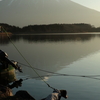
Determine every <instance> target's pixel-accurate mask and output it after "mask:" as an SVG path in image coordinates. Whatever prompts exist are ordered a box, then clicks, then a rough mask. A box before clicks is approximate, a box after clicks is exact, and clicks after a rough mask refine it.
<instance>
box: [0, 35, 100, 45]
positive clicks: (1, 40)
mask: <svg viewBox="0 0 100 100" xmlns="http://www.w3.org/2000/svg"><path fill="white" fill-rule="evenodd" d="M94 37H100V34H57V35H56V34H54V35H45V34H44V35H41V34H40V35H28V34H27V35H11V36H10V38H11V40H13V41H19V40H21V39H22V40H24V41H28V42H45V41H49V42H58V41H82V42H84V41H88V40H90V39H92V38H94ZM8 43H9V39H8V37H7V36H6V35H0V44H8Z"/></svg>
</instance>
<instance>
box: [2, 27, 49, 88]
mask: <svg viewBox="0 0 100 100" xmlns="http://www.w3.org/2000/svg"><path fill="white" fill-rule="evenodd" d="M1 28H2V30H3V31H4V32H5V33H6V35H7V37H8V38H9V40H10V42H11V43H12V44H13V46H14V47H15V49H16V50H17V51H18V53H19V54H20V55H21V56H22V58H23V59H24V60H25V61H26V63H27V64H28V65H29V66H30V67H31V68H32V69H33V71H34V72H35V73H36V74H37V75H38V76H39V77H40V79H41V80H42V81H43V82H44V83H45V84H47V85H48V87H50V85H49V84H48V83H47V82H46V81H45V80H44V79H43V78H42V77H41V76H40V75H39V74H38V72H37V71H36V70H35V69H34V68H33V67H32V66H31V64H30V63H29V62H28V60H27V59H26V58H25V57H24V56H23V55H22V53H21V52H20V51H19V49H18V48H17V47H16V45H15V44H14V43H13V41H12V40H11V38H10V36H9V34H8V32H7V31H6V30H5V29H4V28H3V27H2V26H1Z"/></svg>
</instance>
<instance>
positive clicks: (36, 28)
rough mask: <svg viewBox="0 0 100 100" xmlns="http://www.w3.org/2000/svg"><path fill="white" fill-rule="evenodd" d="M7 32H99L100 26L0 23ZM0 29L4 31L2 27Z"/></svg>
mask: <svg viewBox="0 0 100 100" xmlns="http://www.w3.org/2000/svg"><path fill="white" fill-rule="evenodd" d="M0 26H2V27H3V28H4V29H5V30H6V31H7V32H13V33H78V32H100V27H98V28H95V27H94V26H92V25H90V24H84V23H80V24H49V25H29V26H25V27H23V28H19V27H16V26H11V25H8V24H3V23H1V24H0ZM2 31H4V30H3V29H2Z"/></svg>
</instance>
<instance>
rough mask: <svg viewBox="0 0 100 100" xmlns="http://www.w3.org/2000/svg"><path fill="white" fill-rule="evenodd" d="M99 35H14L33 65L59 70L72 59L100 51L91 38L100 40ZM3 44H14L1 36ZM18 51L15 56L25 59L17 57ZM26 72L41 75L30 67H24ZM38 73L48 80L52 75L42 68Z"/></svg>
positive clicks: (14, 39)
mask: <svg viewBox="0 0 100 100" xmlns="http://www.w3.org/2000/svg"><path fill="white" fill-rule="evenodd" d="M99 37H100V34H66V35H65V34H62V35H61V34H58V35H56V34H52V35H45V34H44V35H27V34H25V35H12V36H11V40H12V41H13V42H14V44H16V43H18V42H20V43H19V44H18V45H17V46H19V47H20V48H19V49H20V51H21V52H22V53H23V55H24V56H25V57H26V58H27V59H28V60H29V61H30V63H31V65H32V67H36V68H40V69H44V70H47V71H51V72H58V71H60V70H61V69H62V68H64V67H65V66H67V65H69V64H71V63H72V62H74V61H76V60H78V59H80V58H82V57H85V56H88V55H90V54H92V53H94V52H96V51H98V50H99V49H100V47H99V46H98V45H97V42H94V41H92V42H91V40H94V39H95V38H98V40H99ZM21 40H23V42H22V41H21ZM98 42H99V41H98ZM30 43H31V44H30ZM0 44H3V45H5V44H10V41H9V40H8V39H7V37H5V38H4V37H3V38H2V37H0ZM6 52H7V51H6ZM14 52H15V51H13V54H10V55H11V56H12V57H13V56H14V55H15V57H16V59H17V61H19V62H23V60H22V59H21V58H19V57H18V58H17V54H16V53H14ZM19 59H20V60H19ZM23 72H24V73H25V75H26V74H29V75H30V77H33V76H34V78H36V79H37V77H38V76H37V75H36V74H35V73H33V70H32V69H31V68H29V67H25V66H23ZM38 73H39V74H40V75H41V76H43V77H44V79H48V78H47V77H48V76H49V75H52V74H51V73H49V74H48V73H46V72H45V73H44V72H42V71H38Z"/></svg>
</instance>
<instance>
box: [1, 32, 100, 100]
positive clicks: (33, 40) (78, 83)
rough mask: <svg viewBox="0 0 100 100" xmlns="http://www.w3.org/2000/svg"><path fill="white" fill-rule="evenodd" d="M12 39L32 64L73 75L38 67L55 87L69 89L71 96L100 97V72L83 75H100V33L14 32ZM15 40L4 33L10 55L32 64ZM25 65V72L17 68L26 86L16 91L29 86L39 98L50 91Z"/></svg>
mask: <svg viewBox="0 0 100 100" xmlns="http://www.w3.org/2000/svg"><path fill="white" fill-rule="evenodd" d="M11 40H12V42H13V44H14V45H15V46H16V47H17V49H18V50H19V51H20V53H21V54H22V55H23V56H24V57H25V59H27V61H28V62H29V63H30V65H31V66H32V67H35V68H38V69H42V70H45V71H50V72H53V73H59V74H68V75H69V76H63V75H55V74H53V73H48V72H44V71H41V70H36V71H37V72H38V73H39V75H40V76H42V78H43V79H44V80H45V81H46V82H47V83H49V84H50V85H51V86H52V87H54V88H57V89H66V90H67V91H68V96H69V98H68V100H99V99H100V80H99V76H98V77H88V78H87V77H80V76H86V75H100V61H99V60H100V35H99V34H98V33H94V34H93V33H92V34H68V35H66V34H63V35H60V34H58V35H45V34H44V35H13V36H11ZM13 44H12V43H11V42H10V40H9V39H8V38H7V37H5V36H0V49H2V50H4V51H6V52H7V53H8V55H9V59H11V60H12V59H13V60H15V61H18V62H19V63H21V65H22V64H25V65H28V64H27V63H26V62H25V60H24V59H23V57H22V56H21V55H20V54H19V53H18V52H17V50H16V48H15V47H14V46H13ZM25 65H22V69H23V73H19V72H16V76H17V79H20V78H22V79H24V81H23V84H22V87H19V88H14V89H13V93H15V92H16V91H18V90H27V91H28V92H29V93H30V94H31V95H32V96H33V97H34V98H35V99H36V100H39V99H41V98H44V97H46V96H47V95H48V94H50V93H51V92H52V89H51V88H49V87H48V86H47V85H46V84H45V83H44V82H43V81H42V80H41V79H40V78H38V76H37V75H36V73H35V72H34V70H33V69H32V68H30V67H29V66H25ZM71 75H72V76H71ZM75 75H79V77H78V76H75ZM27 78H29V79H27ZM61 100H65V99H64V98H62V99H61Z"/></svg>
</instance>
